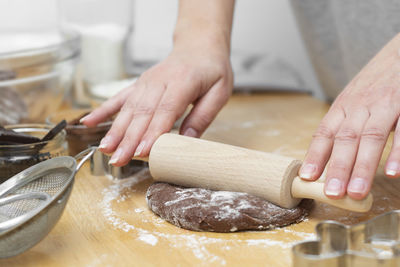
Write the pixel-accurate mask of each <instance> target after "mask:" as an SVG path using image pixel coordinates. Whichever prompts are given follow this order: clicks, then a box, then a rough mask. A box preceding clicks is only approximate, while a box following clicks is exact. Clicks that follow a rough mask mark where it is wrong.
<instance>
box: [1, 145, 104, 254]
mask: <svg viewBox="0 0 400 267" xmlns="http://www.w3.org/2000/svg"><path fill="white" fill-rule="evenodd" d="M95 150H96V148H89V149H87V150H85V151H83V152H81V153H79V154H78V155H76V156H75V158H73V157H56V158H52V159H49V160H46V161H44V162H41V163H38V164H36V165H34V166H32V167H30V168H29V169H26V170H24V171H22V172H20V173H19V174H17V175H15V176H13V177H12V178H10V179H9V180H7V181H6V182H4V183H3V184H1V185H0V258H5V257H11V256H15V255H18V254H20V253H22V252H24V251H26V250H27V249H29V248H31V247H32V246H34V245H35V244H36V243H38V242H39V241H40V240H42V239H43V238H44V237H45V236H46V235H47V234H48V233H49V232H50V230H51V229H52V228H53V226H54V225H55V224H56V222H57V221H58V219H59V218H60V216H61V214H62V212H63V210H64V207H65V205H66V203H67V200H68V197H69V195H70V193H71V190H72V186H73V181H74V176H75V173H76V172H77V171H78V170H79V169H80V167H81V166H82V165H83V163H84V162H85V161H86V160H87V159H89V158H90V157H91V156H92V154H93V153H94V152H95ZM80 158H82V160H81V162H80V163H79V164H77V163H76V159H80Z"/></svg>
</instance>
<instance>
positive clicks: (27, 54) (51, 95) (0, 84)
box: [0, 31, 80, 125]
mask: <svg viewBox="0 0 400 267" xmlns="http://www.w3.org/2000/svg"><path fill="white" fill-rule="evenodd" d="M25 35H26V36H35V38H39V37H40V36H42V35H43V33H42V35H41V33H39V32H38V33H29V34H28V33H15V34H14V35H9V37H7V38H8V39H7V38H6V37H4V36H3V37H2V38H1V40H3V41H5V40H14V39H15V40H14V41H10V42H16V43H18V42H19V41H18V40H24V38H23V37H24V36H25ZM54 35H55V36H53V35H52V37H51V40H50V39H49V45H44V46H38V45H37V44H36V46H34V45H35V42H32V44H31V45H32V47H34V48H32V49H22V50H16V51H8V52H1V51H0V95H1V97H0V125H1V124H2V125H7V124H17V123H21V122H24V123H25V122H34V123H38V122H44V120H45V118H46V117H47V116H49V115H50V114H52V113H54V112H55V111H56V110H58V109H59V107H60V106H61V104H62V101H63V99H64V96H65V95H66V94H67V93H69V90H70V88H71V86H72V84H73V82H74V77H75V70H76V63H77V61H78V59H79V54H80V38H79V34H78V33H76V32H73V31H68V32H58V33H54ZM27 38H28V37H27ZM29 38H31V37H29ZM32 38H33V37H32ZM43 38H44V37H43Z"/></svg>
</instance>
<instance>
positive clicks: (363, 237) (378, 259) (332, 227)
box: [292, 210, 400, 267]
mask: <svg viewBox="0 0 400 267" xmlns="http://www.w3.org/2000/svg"><path fill="white" fill-rule="evenodd" d="M316 233H317V240H315V241H306V242H301V243H298V244H296V245H294V246H293V248H292V255H293V266H295V267H311V266H312V267H317V266H318V267H322V266H329V267H331V266H332V267H336V266H338V267H355V266H357V267H358V266H362V267H364V266H379V267H381V266H384V267H386V266H387V267H389V266H390V267H398V266H400V210H394V211H390V212H387V213H384V214H382V215H379V216H377V217H375V218H372V219H370V220H368V221H366V222H362V223H359V224H355V225H351V226H349V225H344V224H341V223H338V222H335V221H323V222H321V223H319V224H318V225H317V226H316Z"/></svg>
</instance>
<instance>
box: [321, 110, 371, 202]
mask: <svg viewBox="0 0 400 267" xmlns="http://www.w3.org/2000/svg"><path fill="white" fill-rule="evenodd" d="M368 117H369V112H368V110H367V109H364V108H361V109H354V110H352V111H349V113H348V115H347V116H346V119H345V120H344V121H343V123H342V125H341V126H340V129H339V131H338V132H337V134H336V136H335V140H334V143H333V149H332V154H331V156H330V162H329V166H328V168H327V171H326V181H325V188H324V190H325V195H326V196H328V197H331V198H334V199H338V198H342V197H343V196H344V195H345V193H346V187H347V183H348V181H349V179H350V175H351V171H352V170H353V166H354V162H355V159H356V155H357V150H358V146H359V142H360V136H361V133H362V131H363V129H364V125H365V123H366V121H367V120H368Z"/></svg>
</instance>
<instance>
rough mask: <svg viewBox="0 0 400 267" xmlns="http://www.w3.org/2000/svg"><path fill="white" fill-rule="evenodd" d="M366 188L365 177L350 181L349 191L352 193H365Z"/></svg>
mask: <svg viewBox="0 0 400 267" xmlns="http://www.w3.org/2000/svg"><path fill="white" fill-rule="evenodd" d="M366 188H367V184H366V182H365V180H364V179H363V178H359V177H357V178H354V179H352V180H351V181H350V184H349V187H348V188H347V191H348V192H352V193H364V191H365V189H366Z"/></svg>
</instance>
